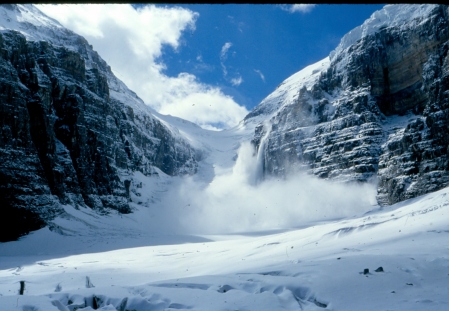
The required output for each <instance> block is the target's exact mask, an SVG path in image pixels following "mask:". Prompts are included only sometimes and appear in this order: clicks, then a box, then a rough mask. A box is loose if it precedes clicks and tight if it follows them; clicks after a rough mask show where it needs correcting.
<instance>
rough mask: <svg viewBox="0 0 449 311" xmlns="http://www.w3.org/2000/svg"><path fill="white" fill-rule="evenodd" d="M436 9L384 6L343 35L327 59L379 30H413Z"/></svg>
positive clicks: (428, 6)
mask: <svg viewBox="0 0 449 311" xmlns="http://www.w3.org/2000/svg"><path fill="white" fill-rule="evenodd" d="M437 7H438V6H437V5H428V4H401V5H386V6H385V7H384V8H382V9H381V10H379V11H376V12H374V13H373V14H372V15H371V16H370V18H368V19H367V20H366V21H365V22H364V23H363V24H362V25H360V26H358V27H356V28H354V29H353V30H351V31H350V32H348V33H347V34H346V35H344V36H343V38H342V39H341V41H340V44H339V45H338V46H337V48H336V49H335V50H334V51H332V52H331V53H330V55H329V57H330V59H331V60H334V59H335V58H336V57H337V56H338V55H339V54H340V53H341V52H342V51H343V50H345V49H347V48H348V47H350V46H351V45H353V44H354V43H356V42H357V41H359V40H360V39H362V38H365V37H367V36H369V35H372V34H374V33H375V32H379V31H380V30H383V29H386V28H389V27H395V28H398V29H399V30H400V31H402V32H404V31H407V30H408V29H410V28H414V27H416V26H418V25H419V24H421V23H424V22H425V21H426V20H427V19H428V18H430V15H431V14H432V13H433V12H434V11H435V9H437Z"/></svg>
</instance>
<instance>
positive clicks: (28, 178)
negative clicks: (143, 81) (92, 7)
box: [0, 5, 198, 241]
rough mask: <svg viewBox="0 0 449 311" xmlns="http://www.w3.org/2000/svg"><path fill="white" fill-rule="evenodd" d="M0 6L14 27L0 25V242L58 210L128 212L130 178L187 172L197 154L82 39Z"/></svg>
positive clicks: (25, 9)
mask: <svg viewBox="0 0 449 311" xmlns="http://www.w3.org/2000/svg"><path fill="white" fill-rule="evenodd" d="M0 9H1V10H2V11H3V12H2V13H3V14H2V15H6V16H7V18H4V19H3V23H4V24H6V26H10V24H11V25H12V26H11V27H10V28H15V29H18V30H20V32H19V31H16V30H11V29H7V28H6V26H5V25H2V26H3V27H0V29H2V30H0V125H1V126H0V200H1V202H0V212H1V215H2V217H1V224H0V228H1V229H0V241H7V240H12V239H15V238H17V237H18V236H20V235H22V234H25V233H27V232H29V231H30V230H35V229H38V228H40V227H42V226H44V225H45V224H47V223H48V221H49V220H51V219H52V218H54V217H55V216H56V215H58V214H60V213H62V211H63V209H62V208H61V205H63V204H72V205H74V206H88V207H90V208H93V209H96V210H98V211H99V212H107V211H108V210H109V209H115V210H117V211H119V212H121V213H129V212H131V209H130V207H129V205H128V203H129V200H130V198H129V188H130V184H131V180H130V179H129V177H128V176H129V174H130V173H131V172H134V171H140V172H142V173H143V174H145V175H150V174H153V173H156V174H157V173H158V171H159V172H160V171H162V172H164V173H166V174H168V175H182V174H193V173H195V172H196V169H197V159H198V156H197V154H196V151H195V150H194V149H193V148H192V147H191V146H190V145H189V144H188V143H187V142H186V140H185V139H183V138H182V137H181V135H180V134H179V133H177V132H176V130H174V129H172V128H168V127H167V126H165V125H164V124H162V123H161V122H160V121H159V120H158V119H156V118H154V117H153V116H152V115H151V113H150V110H149V108H148V107H146V106H145V105H144V103H143V102H142V101H141V100H140V99H139V98H138V97H137V96H136V95H135V94H134V93H133V92H132V91H130V90H129V89H128V88H127V87H126V86H125V85H124V84H123V83H122V82H121V81H120V80H118V79H117V78H116V77H115V76H114V75H113V74H112V72H111V69H110V67H109V66H108V65H107V64H106V63H105V62H104V61H103V60H102V59H101V58H100V56H99V55H98V54H97V53H96V52H95V51H94V50H93V49H92V46H90V45H89V44H88V42H87V41H86V40H85V39H84V38H82V37H80V36H78V35H76V34H74V33H72V32H70V31H69V30H67V29H64V28H63V27H62V26H60V25H59V24H57V22H55V21H53V20H51V19H49V18H47V17H45V16H44V15H43V14H42V13H40V12H39V11H38V10H37V9H35V8H34V7H33V6H31V5H25V6H16V5H7V6H2V7H1V8H0ZM26 16H28V18H29V19H30V17H29V16H32V17H33V16H34V17H36V16H39V17H40V19H39V22H36V21H35V20H27V19H26ZM42 20H44V22H42Z"/></svg>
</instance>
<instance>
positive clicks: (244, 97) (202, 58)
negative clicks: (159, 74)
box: [162, 4, 383, 110]
mask: <svg viewBox="0 0 449 311" xmlns="http://www.w3.org/2000/svg"><path fill="white" fill-rule="evenodd" d="M180 6H181V7H183V8H187V9H189V10H192V11H194V12H198V13H199V17H198V19H197V21H196V23H195V25H196V29H195V30H194V31H188V32H186V33H184V35H183V37H182V40H181V42H182V43H181V45H180V47H179V48H178V49H177V50H176V51H175V50H174V49H172V48H170V47H169V46H166V47H165V48H164V50H163V55H162V60H163V62H164V63H165V64H166V65H167V69H166V70H165V73H166V74H167V75H170V76H174V75H177V74H178V73H179V72H182V71H187V72H190V73H192V74H194V75H195V76H197V77H198V78H199V79H200V80H201V81H203V82H205V83H208V84H212V85H216V86H218V87H220V88H221V89H222V90H223V91H224V93H226V94H229V95H231V96H233V97H234V98H235V100H236V101H237V102H238V103H239V104H241V105H244V106H246V108H248V109H249V110H251V109H252V108H253V107H254V106H255V105H257V104H258V103H259V102H260V101H261V100H262V99H263V98H264V97H266V96H267V95H268V94H269V93H271V92H272V91H273V90H274V89H275V88H276V86H277V85H279V84H280V83H281V82H282V81H283V80H285V79H286V78H288V77H289V76H290V75H292V74H294V73H295V72H297V71H299V70H301V69H302V68H304V67H306V66H308V65H310V64H312V63H315V62H317V61H319V60H321V59H323V58H324V57H326V56H328V55H329V53H330V52H331V51H332V50H333V49H334V48H335V47H336V46H337V45H338V43H339V42H340V39H341V37H343V35H345V34H346V33H347V32H349V31H350V30H351V29H353V28H355V27H357V26H359V25H361V24H362V23H363V22H364V21H365V19H367V18H368V17H369V16H370V15H371V14H372V13H373V12H374V11H376V10H378V9H381V8H382V7H383V5H379V4H376V5H341V4H339V5H315V6H313V7H311V8H310V11H308V12H301V11H298V12H289V11H287V10H285V7H284V9H282V8H281V6H279V5H263V4H262V5H251V4H245V5H240V4H224V5H198V4H197V5H180ZM226 43H230V44H228V46H230V47H229V49H228V50H227V57H226V59H223V58H221V57H220V52H221V50H222V48H223V47H224V46H225V44H226ZM223 66H225V70H226V72H227V74H226V75H225V74H224V69H223ZM233 79H234V80H233ZM239 81H241V83H240V84H239V85H236V84H237V83H238V82H239Z"/></svg>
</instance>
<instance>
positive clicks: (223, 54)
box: [220, 42, 232, 61]
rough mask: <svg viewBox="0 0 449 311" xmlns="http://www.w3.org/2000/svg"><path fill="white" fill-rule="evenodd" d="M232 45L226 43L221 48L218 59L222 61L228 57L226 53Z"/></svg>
mask: <svg viewBox="0 0 449 311" xmlns="http://www.w3.org/2000/svg"><path fill="white" fill-rule="evenodd" d="M231 46H232V43H231V42H226V43H225V44H224V45H223V46H222V47H221V52H220V59H221V60H222V61H223V60H225V59H226V58H227V57H228V55H227V54H228V51H229V49H230V48H231Z"/></svg>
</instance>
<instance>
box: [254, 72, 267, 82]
mask: <svg viewBox="0 0 449 311" xmlns="http://www.w3.org/2000/svg"><path fill="white" fill-rule="evenodd" d="M254 72H256V73H257V74H259V76H260V78H261V79H262V81H263V82H265V76H264V75H263V73H262V71H260V70H258V69H254Z"/></svg>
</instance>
